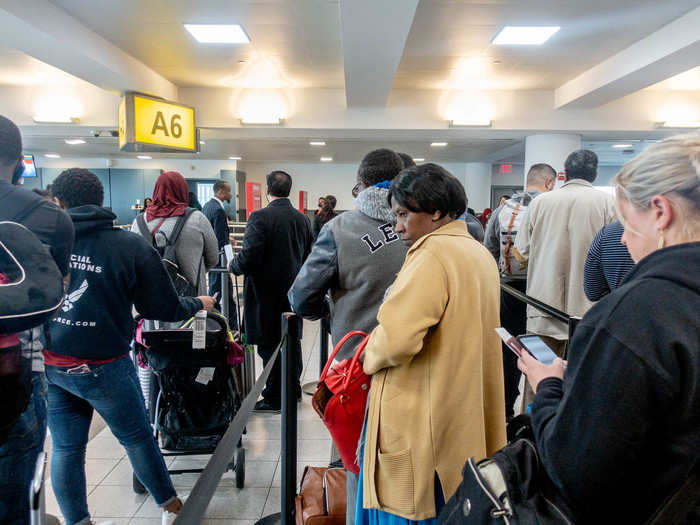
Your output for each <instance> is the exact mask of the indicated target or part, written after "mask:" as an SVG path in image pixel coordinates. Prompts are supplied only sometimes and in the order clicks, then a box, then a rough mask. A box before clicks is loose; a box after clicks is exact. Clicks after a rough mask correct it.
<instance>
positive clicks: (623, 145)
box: [612, 144, 632, 149]
mask: <svg viewBox="0 0 700 525" xmlns="http://www.w3.org/2000/svg"><path fill="white" fill-rule="evenodd" d="M612 147H613V148H618V149H624V148H631V147H632V144H613V145H612Z"/></svg>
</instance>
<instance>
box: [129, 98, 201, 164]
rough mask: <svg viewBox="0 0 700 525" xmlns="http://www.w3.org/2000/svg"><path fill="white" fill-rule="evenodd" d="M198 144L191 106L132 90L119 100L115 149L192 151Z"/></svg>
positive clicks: (195, 149) (196, 148)
mask: <svg viewBox="0 0 700 525" xmlns="http://www.w3.org/2000/svg"><path fill="white" fill-rule="evenodd" d="M198 146H199V140H197V128H196V127H195V123H194V108H191V107H189V106H183V105H182V104H176V103H174V102H168V101H166V100H162V99H159V98H155V97H149V96H147V95H137V94H135V93H127V94H126V95H124V97H123V98H122V100H121V102H120V103H119V149H121V150H124V151H155V152H168V151H175V152H178V151H181V152H195V151H197V150H198Z"/></svg>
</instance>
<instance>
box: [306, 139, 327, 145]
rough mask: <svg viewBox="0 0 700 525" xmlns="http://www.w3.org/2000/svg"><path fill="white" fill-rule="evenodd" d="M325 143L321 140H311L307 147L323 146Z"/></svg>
mask: <svg viewBox="0 0 700 525" xmlns="http://www.w3.org/2000/svg"><path fill="white" fill-rule="evenodd" d="M325 145H326V143H325V142H323V141H322V140H312V141H311V142H309V146H325Z"/></svg>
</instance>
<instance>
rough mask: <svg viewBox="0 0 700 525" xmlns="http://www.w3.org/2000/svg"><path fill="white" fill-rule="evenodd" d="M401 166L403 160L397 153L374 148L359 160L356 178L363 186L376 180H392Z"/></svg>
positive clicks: (376, 181)
mask: <svg viewBox="0 0 700 525" xmlns="http://www.w3.org/2000/svg"><path fill="white" fill-rule="evenodd" d="M403 167H404V166H403V161H402V160H401V157H399V156H398V154H397V153H394V152H393V151H391V150H390V149H386V148H382V149H375V150H374V151H370V152H369V153H368V154H367V155H365V156H364V158H363V159H362V161H361V162H360V167H359V168H357V179H358V180H359V181H360V182H361V183H362V184H364V185H365V186H374V185H375V184H377V183H378V182H383V181H385V180H393V178H394V177H396V175H398V173H399V172H400V171H401V170H402V169H403Z"/></svg>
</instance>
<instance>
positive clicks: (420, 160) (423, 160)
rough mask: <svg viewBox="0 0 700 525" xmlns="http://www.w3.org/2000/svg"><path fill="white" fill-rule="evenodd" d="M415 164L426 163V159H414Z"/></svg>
mask: <svg viewBox="0 0 700 525" xmlns="http://www.w3.org/2000/svg"><path fill="white" fill-rule="evenodd" d="M413 162H425V159H424V158H415V159H413Z"/></svg>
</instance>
